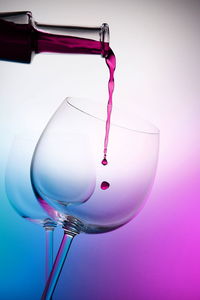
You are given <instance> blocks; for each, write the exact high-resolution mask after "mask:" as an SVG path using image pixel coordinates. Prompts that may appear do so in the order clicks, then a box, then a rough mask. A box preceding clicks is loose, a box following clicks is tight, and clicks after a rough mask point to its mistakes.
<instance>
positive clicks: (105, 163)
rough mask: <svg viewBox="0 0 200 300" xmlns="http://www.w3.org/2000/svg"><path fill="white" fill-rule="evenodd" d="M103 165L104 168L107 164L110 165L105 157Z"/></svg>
mask: <svg viewBox="0 0 200 300" xmlns="http://www.w3.org/2000/svg"><path fill="white" fill-rule="evenodd" d="M101 163H102V165H104V166H106V165H107V164H108V161H107V159H106V158H105V157H104V159H103V160H102V162H101Z"/></svg>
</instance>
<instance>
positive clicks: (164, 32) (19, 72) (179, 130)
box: [0, 0, 200, 300]
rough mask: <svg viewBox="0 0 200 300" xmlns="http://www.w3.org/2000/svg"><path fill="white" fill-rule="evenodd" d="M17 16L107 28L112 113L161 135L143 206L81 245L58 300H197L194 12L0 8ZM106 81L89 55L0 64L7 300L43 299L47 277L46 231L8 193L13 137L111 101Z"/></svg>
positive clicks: (142, 5)
mask: <svg viewBox="0 0 200 300" xmlns="http://www.w3.org/2000/svg"><path fill="white" fill-rule="evenodd" d="M15 10H31V11H32V12H33V16H34V17H35V19H36V20H38V21H40V22H47V23H60V24H76V25H78V24H80V25H98V24H101V23H102V22H107V23H108V24H109V26H110V29H111V46H112V48H113V49H114V51H115V53H116V56H117V62H118V65H117V71H116V90H115V103H116V105H119V106H122V105H128V106H131V107H133V108H134V109H135V110H136V112H138V113H139V114H140V115H142V116H143V117H145V118H148V119H149V120H151V121H152V122H153V123H155V124H156V125H157V126H158V127H159V128H160V131H161V139H160V142H161V144H160V158H159V165H158V171H157V176H156V180H155V184H154V187H153V190H152V193H151V195H150V197H149V200H148V202H147V204H146V206H145V208H144V209H143V210H142V212H141V213H140V214H139V215H138V216H137V218H136V219H135V220H133V221H132V222H130V223H129V224H128V225H126V226H124V227H123V228H121V229H118V230H116V231H115V232H111V233H107V234H102V235H93V236H92V235H84V234H82V235H80V236H78V237H77V238H76V240H75V241H74V244H73V245H72V249H71V252H70V254H69V260H68V262H67V264H66V265H65V267H64V271H63V274H62V276H61V279H60V282H59V284H58V287H57V289H56V292H55V296H54V299H55V300H56V299H59V300H67V299H70V300H79V299H81V300H86V299H87V300H94V299H95V300H110V299H115V300H119V299H120V300H121V299H124V300H147V299H148V300H149V299H154V300H157V299H158V300H168V299H170V300H177V299H181V300H195V299H200V187H199V186H200V184H199V183H200V139H199V129H200V123H199V119H200V118H199V117H200V54H199V53H200V34H199V31H200V2H199V1H189V0H188V1H184V0H183V1H147V0H146V1H139V0H137V1H134V0H133V1H131V0H123V1H114V0H109V1H104V0H102V1H91V0H90V1H89V0H88V1H80V0H79V1H78V0H73V1H67V0H65V1H64V0H63V1H61V0H57V1H53V0H51V1H47V0H43V1H41V0H40V1H39V0H35V1H33V0H26V1H25V0H24V1H22V0H18V1H13V0H7V1H3V0H0V11H15ZM107 79H108V71H107V68H106V65H105V63H104V61H103V60H102V59H101V58H100V57H96V56H90V57H88V56H72V55H64V56H62V55H38V56H37V57H35V58H34V60H33V63H32V64H31V65H20V64H14V63H6V62H0V104H1V105H0V136H1V146H0V149H1V150H0V166H1V167H0V194H1V205H0V208H1V209H0V239H1V241H0V251H1V253H0V277H1V278H0V282H1V285H0V299H2V300H15V299H20V300H27V299H30V300H32V299H33V300H36V299H39V296H40V293H41V291H42V287H43V275H44V273H43V259H44V235H43V230H42V229H41V228H40V227H39V226H37V225H34V224H31V223H29V222H27V221H25V220H23V219H21V218H20V217H19V216H18V215H17V214H16V213H15V212H14V211H13V210H12V208H11V207H10V206H9V203H8V201H7V198H6V195H5V189H4V171H5V165H6V159H7V156H8V151H9V147H10V144H11V142H12V138H13V136H14V135H15V134H16V133H21V132H23V131H26V133H27V134H28V135H33V134H36V135H37V134H39V132H40V131H41V130H42V128H43V127H44V126H45V124H46V122H47V121H48V119H49V117H50V116H51V115H52V113H53V112H54V111H55V109H56V108H57V107H58V105H59V104H60V103H61V102H62V100H63V99H64V98H65V97H66V96H73V95H75V96H83V97H92V98H94V99H95V98H96V97H97V95H98V96H100V97H102V99H105V103H106V101H107ZM94 101H95V100H94ZM102 105H103V101H102ZM33 128H34V129H33ZM61 234H62V233H61V230H57V235H56V247H57V245H58V241H59V239H60V237H61Z"/></svg>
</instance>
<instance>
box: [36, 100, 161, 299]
mask: <svg viewBox="0 0 200 300" xmlns="http://www.w3.org/2000/svg"><path fill="white" fill-rule="evenodd" d="M105 113H106V112H105V111H104V107H102V105H101V106H99V105H98V104H97V103H93V102H92V101H91V100H90V101H87V100H85V99H78V98H67V99H66V100H65V101H64V102H63V103H62V104H61V106H60V107H59V108H58V110H57V111H56V113H55V114H54V115H53V117H52V118H51V120H50V121H49V123H48V124H47V126H46V128H45V130H44V132H43V134H42V135H41V137H40V139H39V142H38V144H37V147H36V149H35V152H34V155H33V160H32V168H31V179H32V184H33V187H34V190H35V193H36V195H37V197H38V200H39V201H42V202H45V203H47V204H49V205H50V206H51V207H53V208H54V209H55V210H58V211H59V212H60V215H61V218H60V222H61V223H62V224H63V228H64V237H63V240H62V243H61V246H60V249H59V252H58V255H57V258H56V260H55V263H54V266H53V270H52V272H51V275H50V277H49V279H48V282H47V284H46V288H45V290H44V293H43V296H42V299H46V300H48V299H50V298H51V295H52V294H53V291H54V288H55V286H56V283H57V280H58V277H59V274H60V272H61V269H62V266H63V264H64V261H65V258H66V255H67V253H68V251H69V247H70V245H71V242H72V240H73V237H74V236H75V235H76V234H78V233H79V232H85V233H103V232H108V231H111V230H114V229H116V228H118V227H120V226H122V225H124V224H125V223H127V222H129V221H130V220H131V219H132V218H133V217H135V216H136V215H137V214H138V213H139V211H140V210H141V209H142V207H143V206H144V204H145V201H146V198H147V195H148V193H149V191H150V190H151V187H152V184H153V181H154V177H155V171H156V166H157V158H158V146H159V131H158V129H157V128H156V127H154V126H153V125H151V124H149V123H147V122H144V121H142V120H141V119H140V118H138V117H136V116H135V115H133V114H132V113H131V112H130V109H129V112H128V113H125V114H123V113H122V112H121V111H117V110H116V111H113V115H112V124H111V127H110V136H109V143H108V153H107V159H108V164H107V165H103V164H102V162H101V161H102V156H103V150H104V149H103V141H104V135H105V116H104V115H105Z"/></svg>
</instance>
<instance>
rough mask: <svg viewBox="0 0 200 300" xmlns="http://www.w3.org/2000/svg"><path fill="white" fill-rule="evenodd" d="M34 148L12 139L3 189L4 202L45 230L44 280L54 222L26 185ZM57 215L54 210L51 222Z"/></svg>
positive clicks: (30, 142) (49, 262)
mask: <svg viewBox="0 0 200 300" xmlns="http://www.w3.org/2000/svg"><path fill="white" fill-rule="evenodd" d="M34 148H35V142H34V140H31V139H28V138H24V137H22V136H18V137H16V138H15V140H14V142H13V144H12V147H11V150H10V153H9V158H8V163H7V168H6V174H5V186H6V193H7V197H8V200H9V202H10V204H11V205H12V207H13V208H14V210H15V211H16V212H17V213H18V214H19V215H20V216H21V217H23V218H25V219H26V220H29V221H31V222H34V223H37V224H39V225H41V226H43V228H44V229H45V236H46V262H45V274H46V279H47V278H48V276H49V273H50V271H51V268H52V265H53V232H54V229H55V227H56V221H54V220H53V219H51V218H50V217H49V215H48V214H47V213H46V211H45V210H44V209H43V208H42V207H41V206H40V205H39V203H38V202H37V200H36V197H35V195H34V192H33V189H32V185H31V181H30V166H31V159H32V155H33V152H34ZM56 215H57V212H56V211H55V210H54V219H56Z"/></svg>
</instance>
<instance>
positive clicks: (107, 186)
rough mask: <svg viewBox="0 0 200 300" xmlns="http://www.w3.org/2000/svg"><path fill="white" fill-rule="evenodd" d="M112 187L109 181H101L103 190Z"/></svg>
mask: <svg viewBox="0 0 200 300" xmlns="http://www.w3.org/2000/svg"><path fill="white" fill-rule="evenodd" d="M109 187H110V183H108V182H107V181H103V182H102V183H101V189H102V190H107V189H108V188H109Z"/></svg>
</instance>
